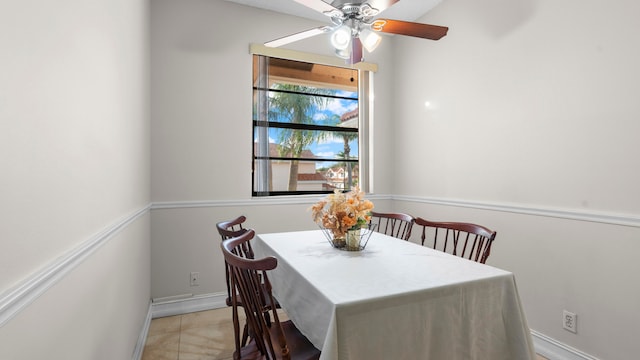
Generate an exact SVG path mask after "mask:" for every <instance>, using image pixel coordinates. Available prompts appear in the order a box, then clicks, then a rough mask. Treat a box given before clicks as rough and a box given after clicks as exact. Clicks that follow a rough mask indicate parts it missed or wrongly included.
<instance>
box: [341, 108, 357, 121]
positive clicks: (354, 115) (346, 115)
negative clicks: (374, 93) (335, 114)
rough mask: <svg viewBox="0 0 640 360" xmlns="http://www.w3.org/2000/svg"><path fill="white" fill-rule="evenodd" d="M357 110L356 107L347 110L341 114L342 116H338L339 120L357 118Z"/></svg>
mask: <svg viewBox="0 0 640 360" xmlns="http://www.w3.org/2000/svg"><path fill="white" fill-rule="evenodd" d="M358 112H359V109H358V108H355V109H353V110H351V111H347V112H346V113H344V114H342V116H340V122H345V121H347V120H349V119H353V118H357V117H358Z"/></svg>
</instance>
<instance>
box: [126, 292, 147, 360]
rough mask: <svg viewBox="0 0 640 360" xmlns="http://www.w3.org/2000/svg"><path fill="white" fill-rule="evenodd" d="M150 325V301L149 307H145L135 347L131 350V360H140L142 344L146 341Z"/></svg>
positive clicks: (142, 350) (142, 349)
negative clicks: (145, 311)
mask: <svg viewBox="0 0 640 360" xmlns="http://www.w3.org/2000/svg"><path fill="white" fill-rule="evenodd" d="M150 325H151V302H149V308H148V309H147V316H146V317H145V319H144V323H143V324H142V331H140V335H139V336H138V341H137V342H136V347H135V349H134V350H133V356H132V357H131V359H132V360H140V359H142V353H143V352H144V344H145V343H146V342H147V336H148V335H149V326H150Z"/></svg>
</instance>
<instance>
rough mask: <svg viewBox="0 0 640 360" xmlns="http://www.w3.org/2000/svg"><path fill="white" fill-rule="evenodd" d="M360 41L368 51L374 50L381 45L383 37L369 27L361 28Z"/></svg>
mask: <svg viewBox="0 0 640 360" xmlns="http://www.w3.org/2000/svg"><path fill="white" fill-rule="evenodd" d="M358 37H359V38H360V41H361V42H362V46H364V48H365V49H367V51H368V52H373V50H375V49H376V48H377V47H378V45H380V41H381V40H382V37H381V36H380V35H378V34H376V33H374V32H373V31H371V30H369V29H362V30H360V35H358Z"/></svg>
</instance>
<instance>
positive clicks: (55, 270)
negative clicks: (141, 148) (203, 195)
mask: <svg viewBox="0 0 640 360" xmlns="http://www.w3.org/2000/svg"><path fill="white" fill-rule="evenodd" d="M150 208H151V204H148V205H146V206H144V207H143V208H141V209H139V210H137V211H135V212H133V213H132V214H129V215H127V216H125V217H123V218H122V219H120V220H118V221H117V222H115V223H114V224H112V225H110V226H108V227H106V228H105V229H103V230H102V231H100V232H98V233H97V234H95V235H94V236H92V237H91V238H89V239H87V240H85V241H83V242H82V243H80V244H79V245H78V246H76V247H74V248H72V249H71V250H70V251H68V252H67V253H66V254H65V255H63V256H61V257H60V258H57V259H55V260H54V261H52V262H50V263H49V264H47V265H46V266H45V267H44V268H42V269H41V270H40V271H38V272H36V273H34V274H33V275H31V276H30V277H28V278H26V279H25V280H24V281H23V282H22V283H21V284H19V285H18V286H16V287H14V288H11V289H9V290H7V291H6V292H4V293H2V294H0V327H2V326H4V325H5V324H6V323H7V322H9V320H11V319H12V318H13V317H14V316H15V315H16V314H18V313H19V312H20V311H21V310H23V309H24V308H26V307H27V306H29V304H31V303H32V302H33V301H35V300H36V299H37V298H38V297H39V296H40V295H42V294H44V293H45V292H46V291H47V290H48V289H49V288H50V287H52V286H53V285H55V284H56V283H57V282H58V281H60V279H62V278H63V277H64V276H65V275H66V274H67V273H69V272H70V271H71V270H73V269H74V268H75V267H76V266H78V265H79V264H80V263H81V262H82V261H83V260H84V259H86V258H87V257H89V256H90V255H91V254H92V253H93V252H95V251H96V250H97V249H98V248H100V247H101V246H103V245H104V244H106V243H107V242H108V241H109V240H110V239H111V238H112V237H113V236H114V235H116V234H117V233H119V232H120V231H121V230H123V229H124V228H126V227H127V226H129V224H131V223H133V222H134V221H136V220H137V219H138V218H139V217H141V216H142V215H144V214H146V213H147V212H148V211H149V209H150Z"/></svg>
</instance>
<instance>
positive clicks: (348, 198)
mask: <svg viewBox="0 0 640 360" xmlns="http://www.w3.org/2000/svg"><path fill="white" fill-rule="evenodd" d="M372 209H373V203H372V202H371V201H369V200H366V199H365V198H364V193H363V192H362V191H360V188H358V187H355V188H354V189H353V190H351V191H350V192H348V193H346V194H345V193H342V192H340V190H337V189H336V190H335V191H334V192H333V194H329V195H327V197H326V198H324V199H323V200H320V201H319V202H318V203H316V204H315V205H313V206H312V207H311V216H312V218H313V221H315V222H316V223H317V224H318V225H320V226H322V227H323V228H325V229H328V230H330V231H331V232H332V233H333V236H334V237H336V238H344V237H345V234H346V233H347V231H349V230H357V229H360V228H361V227H362V226H363V225H366V224H367V223H368V222H369V220H371V210H372Z"/></svg>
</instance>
